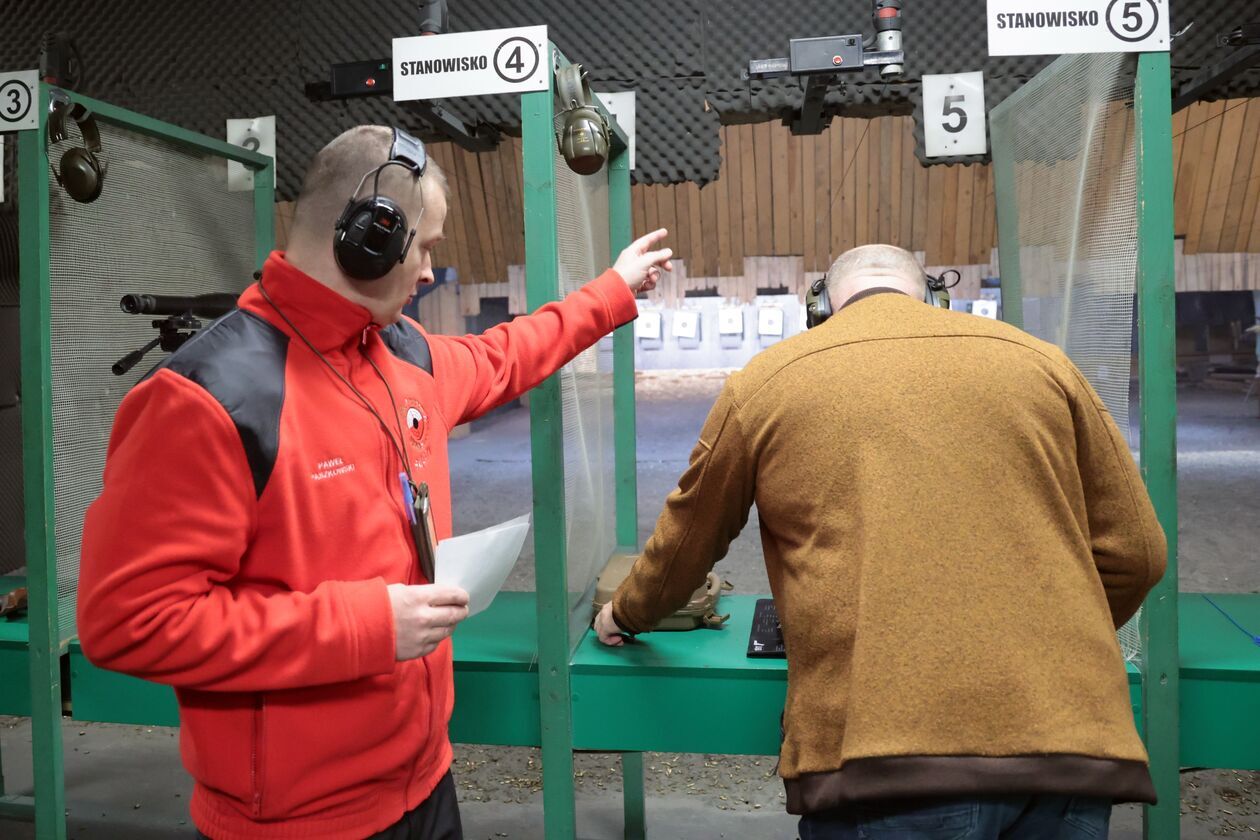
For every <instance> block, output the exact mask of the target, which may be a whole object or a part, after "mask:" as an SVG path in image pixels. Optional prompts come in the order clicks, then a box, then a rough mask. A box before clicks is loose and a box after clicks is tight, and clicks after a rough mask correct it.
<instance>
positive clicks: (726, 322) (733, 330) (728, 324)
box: [718, 306, 744, 335]
mask: <svg viewBox="0 0 1260 840" xmlns="http://www.w3.org/2000/svg"><path fill="white" fill-rule="evenodd" d="M743 334H744V310H743V308H742V307H739V306H724V307H722V308H721V309H719V310H718V335H743Z"/></svg>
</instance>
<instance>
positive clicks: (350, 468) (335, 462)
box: [311, 458, 354, 481]
mask: <svg viewBox="0 0 1260 840" xmlns="http://www.w3.org/2000/svg"><path fill="white" fill-rule="evenodd" d="M352 472H354V464H347V463H346V462H345V461H343V460H341V459H340V458H329V459H328V460H326V461H320V462H318V463H317V464H315V472H313V473H311V480H312V481H323V480H324V479H326V478H336V477H337V476H339V475H345V474H346V473H352Z"/></svg>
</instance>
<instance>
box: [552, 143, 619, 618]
mask: <svg viewBox="0 0 1260 840" xmlns="http://www.w3.org/2000/svg"><path fill="white" fill-rule="evenodd" d="M555 172H556V239H557V246H558V252H559V253H558V256H559V268H560V277H559V281H560V282H559V286H560V294H561V296H563V295H567V294H569V293H570V292H575V291H577V290H578V289H579V288H581V287H582V286H583V285H584V284H586V283H587V282H589V281H590V280H591V278H593V277H595V276H597V275H598V274H599V273H600V272H602V271H603V270H604V269H606V268H608V266H610V265H612V259H611V256H610V254H609V244H608V168H607V166H605V167H604V168H602V169H601V170H600V171H599V172H597V173H595V174H594V175H587V176H583V175H578V174H576V173H575V172H573V170H571V169H569V167H568V165H567V164H566V163H565V161H564V158H563V157H561V156H560V154H559V152H558V151H557V152H556V153H555ZM560 400H561V406H562V412H563V419H564V485H565V487H564V497H565V529H566V536H565V539H566V556H567V560H568V592H569V597H570V605H569V606H570V610H571V618H572V622H571V626H570V638H573V639H578V638H581V635H582V631H583V630H584V629H585V627H586V625H588V624H589V623H590V611H589V610H590V607H589V599H587V598H586V596H587V595H588V594H590V592H591V590H592V587H593V586H594V584H595V580H596V578H597V577H598V576H599V573H600V571H601V570H602V569H603V567H604V564H605V563H606V562H607V561H608V558H609V557H610V556H612V553H613V551H614V550H615V548H616V477H615V472H614V469H615V451H614V438H613V431H614V429H613V352H612V338H611V337H605V338H604V339H603V340H601V341H600V342H599V343H598V344H596V345H595V346H594V347H591V348H590V349H588V350H585V351H583V352H582V353H581V354H580V355H579V356H578V357H577V358H576V359H574V360H573V361H572V362H570V363H569V364H567V365H565V367H564V368H563V369H562V370H561V371H560Z"/></svg>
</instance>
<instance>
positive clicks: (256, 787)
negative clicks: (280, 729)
mask: <svg viewBox="0 0 1260 840" xmlns="http://www.w3.org/2000/svg"><path fill="white" fill-rule="evenodd" d="M253 734H254V737H253V744H252V746H251V749H250V754H249V784H250V787H251V788H252V790H253V793H254V802H253V812H254V816H255V817H260V816H262V798H263V792H262V760H261V759H262V736H263V696H262V694H259V695H257V696H256V697H255V698H254V733H253Z"/></svg>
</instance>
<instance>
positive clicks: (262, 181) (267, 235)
mask: <svg viewBox="0 0 1260 840" xmlns="http://www.w3.org/2000/svg"><path fill="white" fill-rule="evenodd" d="M275 172H276V164H275V161H272V162H270V163H268V164H267V165H266V166H264V167H262V168H261V169H255V170H254V251H255V253H256V255H257V259H256V261H257V264H258V268H260V269H261V268H262V265H263V263H264V262H265V261H266V259H267V255H268V254H270V253H271V249H272V248H274V247H276V186H275Z"/></svg>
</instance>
